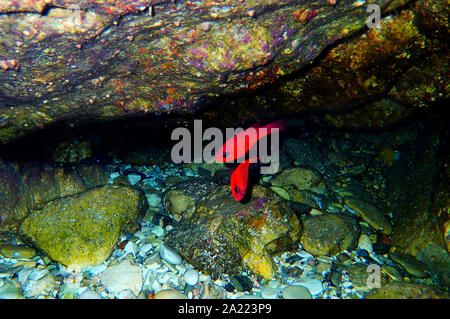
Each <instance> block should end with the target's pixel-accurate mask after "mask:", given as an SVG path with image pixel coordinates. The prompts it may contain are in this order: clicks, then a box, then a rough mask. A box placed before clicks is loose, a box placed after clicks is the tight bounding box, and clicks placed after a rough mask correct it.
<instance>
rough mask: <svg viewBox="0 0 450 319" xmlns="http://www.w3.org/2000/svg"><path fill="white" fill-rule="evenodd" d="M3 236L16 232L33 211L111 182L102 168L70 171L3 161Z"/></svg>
mask: <svg viewBox="0 0 450 319" xmlns="http://www.w3.org/2000/svg"><path fill="white" fill-rule="evenodd" d="M0 181H1V183H0V221H1V223H0V232H6V231H16V230H17V228H18V226H19V225H20V223H21V222H22V220H23V219H24V218H25V217H26V216H27V215H28V213H29V212H30V211H31V210H35V209H39V208H41V207H42V206H43V205H44V204H46V203H47V202H49V201H51V200H54V199H57V198H59V197H64V196H68V195H73V194H77V193H81V192H83V191H86V190H88V189H90V188H93V187H98V186H101V185H105V184H106V183H107V182H108V179H107V175H106V172H105V170H104V169H103V168H102V167H101V166H100V165H75V166H72V167H71V168H67V167H62V166H55V165H50V164H44V163H39V162H23V163H19V162H17V163H14V162H11V163H8V162H3V161H1V160H0Z"/></svg>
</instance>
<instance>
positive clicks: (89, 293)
mask: <svg viewBox="0 0 450 319" xmlns="http://www.w3.org/2000/svg"><path fill="white" fill-rule="evenodd" d="M78 299H102V296H100V294H99V293H98V292H96V291H92V290H86V291H85V292H83V293H82V294H81V295H80V296H79V297H78Z"/></svg>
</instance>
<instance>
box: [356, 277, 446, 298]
mask: <svg viewBox="0 0 450 319" xmlns="http://www.w3.org/2000/svg"><path fill="white" fill-rule="evenodd" d="M448 298H450V295H449V293H448V292H447V291H445V290H443V289H442V288H440V287H437V286H430V285H424V284H420V283H414V282H405V281H394V282H392V283H389V284H387V285H384V286H382V287H380V288H376V289H374V290H373V291H371V292H370V293H368V294H367V295H366V296H365V299H448Z"/></svg>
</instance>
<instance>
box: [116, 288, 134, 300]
mask: <svg viewBox="0 0 450 319" xmlns="http://www.w3.org/2000/svg"><path fill="white" fill-rule="evenodd" d="M118 297H119V299H137V296H136V295H135V294H134V293H133V292H132V291H131V290H130V289H125V290H122V291H121V292H120V293H119V296H118Z"/></svg>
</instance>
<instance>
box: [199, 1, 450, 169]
mask: <svg viewBox="0 0 450 319" xmlns="http://www.w3.org/2000/svg"><path fill="white" fill-rule="evenodd" d="M341 5H342V2H341ZM398 5H400V6H401V3H400V2H397V1H393V2H391V9H394V8H395V7H397V6H398ZM363 7H366V5H363ZM341 8H342V7H339V6H338V7H336V8H334V9H335V10H340V9H341ZM448 13H449V6H448V4H447V3H446V2H445V1H444V2H443V1H435V0H420V1H416V2H415V4H412V5H411V6H409V7H408V8H407V9H404V10H401V11H399V10H394V11H393V12H391V14H389V15H386V17H385V18H383V19H381V27H380V28H372V29H368V30H367V32H364V33H362V34H360V35H358V36H355V37H351V38H349V39H348V40H347V41H341V42H340V43H339V44H338V45H336V46H333V47H332V48H331V49H330V50H329V51H327V52H326V54H324V55H323V59H320V60H319V61H317V64H314V65H313V66H312V67H311V68H308V69H307V70H305V71H304V72H302V73H300V76H299V77H296V78H292V79H288V80H287V81H284V82H283V83H282V84H281V85H274V86H271V87H269V88H267V90H264V92H263V93H261V94H258V95H256V96H249V95H245V96H244V97H243V98H240V99H238V100H236V99H235V98H234V97H231V98H225V99H220V100H218V101H217V104H216V105H217V108H216V109H215V110H207V114H208V115H209V116H210V117H212V118H213V119H214V120H215V121H217V122H220V123H221V124H223V125H227V126H230V125H231V124H229V123H230V122H231V123H235V124H233V125H239V124H240V123H242V122H243V121H247V122H253V121H258V120H259V119H260V118H264V117H266V118H267V117H271V116H273V114H274V113H275V114H276V116H278V117H283V116H286V117H289V118H291V117H292V114H294V113H297V114H301V118H302V119H304V120H306V119H312V120H315V121H317V120H319V121H320V122H321V124H324V123H323V122H324V121H325V122H326V123H328V124H329V125H330V126H332V127H338V128H353V129H367V128H380V127H387V126H391V125H392V124H394V123H398V122H399V121H402V120H403V119H405V118H407V117H408V116H410V115H412V114H414V113H416V112H418V111H421V110H424V109H426V108H432V107H434V106H435V105H439V104H436V102H437V101H443V103H444V104H445V101H444V99H446V97H448V95H449V86H448V76H449V70H450V68H449V62H450V57H449V55H448V54H447V52H448V41H447V38H448V34H449V30H450V28H449V23H448V18H447V16H448ZM231 103H233V104H232V105H233V108H230V107H229V105H231ZM224 109H227V113H226V114H224V112H223V110H224ZM311 113H313V114H311ZM323 120H324V121H323ZM321 173H322V171H321Z"/></svg>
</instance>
